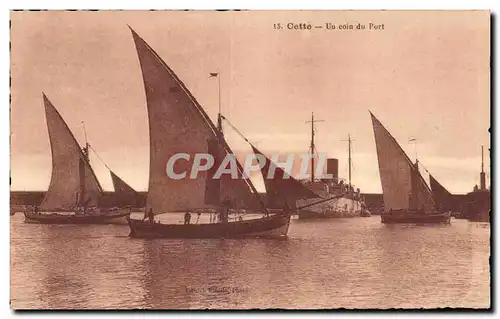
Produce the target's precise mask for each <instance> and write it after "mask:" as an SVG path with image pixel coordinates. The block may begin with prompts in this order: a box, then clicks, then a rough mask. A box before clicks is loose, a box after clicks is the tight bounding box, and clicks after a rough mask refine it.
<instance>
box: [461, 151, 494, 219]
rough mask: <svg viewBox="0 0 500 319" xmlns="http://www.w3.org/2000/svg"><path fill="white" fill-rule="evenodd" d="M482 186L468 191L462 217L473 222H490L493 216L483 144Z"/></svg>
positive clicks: (480, 181) (480, 177)
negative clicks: (487, 186) (487, 185)
mask: <svg viewBox="0 0 500 319" xmlns="http://www.w3.org/2000/svg"><path fill="white" fill-rule="evenodd" d="M479 183H480V186H479V187H478V186H477V185H475V186H474V189H473V191H472V192H470V193H467V195H466V198H467V203H466V209H465V212H463V213H462V217H465V218H467V219H468V220H469V221H472V222H490V218H491V205H490V204H491V193H490V189H489V188H486V173H485V171H484V154H483V147H482V146H481V173H480V174H479Z"/></svg>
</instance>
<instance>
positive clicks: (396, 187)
mask: <svg viewBox="0 0 500 319" xmlns="http://www.w3.org/2000/svg"><path fill="white" fill-rule="evenodd" d="M370 114H371V118H372V124H373V132H374V134H375V144H376V147H377V157H378V165H379V171H380V179H381V181H382V191H383V193H384V194H383V197H384V207H385V211H386V212H387V211H389V210H391V209H392V210H398V209H403V210H408V209H424V211H425V212H426V213H435V212H436V204H435V202H434V199H433V197H432V194H431V192H430V189H429V187H428V186H427V184H426V183H425V181H424V179H423V178H422V176H421V175H420V173H419V172H418V170H417V169H416V168H415V165H414V164H413V163H412V162H411V160H410V159H409V158H408V156H407V155H406V153H405V152H404V151H403V149H402V148H401V146H399V144H398V143H397V142H396V140H395V139H394V137H392V135H391V134H390V133H389V132H388V131H387V129H386V128H385V127H384V126H383V125H382V123H380V121H379V120H378V119H377V118H376V117H375V116H374V115H373V114H372V113H371V112H370Z"/></svg>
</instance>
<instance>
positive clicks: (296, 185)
mask: <svg viewBox="0 0 500 319" xmlns="http://www.w3.org/2000/svg"><path fill="white" fill-rule="evenodd" d="M252 149H253V152H254V153H255V154H258V155H262V156H264V157H265V159H266V163H265V164H264V167H263V168H262V169H261V173H262V178H263V179H264V184H265V186H266V192H267V204H268V206H270V207H283V205H285V204H287V205H288V206H289V207H291V208H292V207H295V206H296V201H297V200H298V199H306V198H320V196H319V195H317V194H316V193H314V192H313V191H312V190H310V189H309V188H307V187H305V186H304V185H302V183H300V182H299V181H297V180H296V179H295V178H293V177H292V176H289V177H288V178H286V179H285V178H283V177H284V176H285V174H286V173H285V171H284V170H283V169H282V168H281V167H279V166H278V165H276V164H275V163H274V162H273V161H271V160H270V159H269V158H268V157H267V156H265V155H264V154H262V152H261V151H259V150H258V149H257V148H255V146H253V145H252ZM270 170H274V176H273V177H272V178H268V174H269V171H270Z"/></svg>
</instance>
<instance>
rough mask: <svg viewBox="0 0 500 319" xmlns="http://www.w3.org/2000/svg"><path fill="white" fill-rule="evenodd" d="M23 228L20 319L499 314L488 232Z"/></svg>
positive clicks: (15, 246) (298, 224)
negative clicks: (206, 233) (77, 314)
mask: <svg viewBox="0 0 500 319" xmlns="http://www.w3.org/2000/svg"><path fill="white" fill-rule="evenodd" d="M136 216H142V215H140V214H138V215H136ZM134 217H135V216H134ZM23 218H24V217H23V215H22V214H21V213H18V214H16V215H15V216H12V217H11V307H12V308H14V309H39V308H44V309H62V308H69V309H88V308H94V309H95V308H97V309H109V308H112V309H116V308H119V309H130V308H132V309H138V308H155V309H188V308H191V309H196V308H217V309H219V308H223V309H227V308H230V309H237V308H243V309H248V308H302V309H304V308H307V309H311V308H315V309H317V308H320V309H324V308H393V307H396V308H400V307H403V308H421V307H425V308H435V307H473V308H488V307H489V306H490V273H489V256H490V245H489V241H490V225H489V224H485V223H472V222H469V221H467V220H453V219H452V224H451V225H435V226H416V225H415V226H411V225H383V224H381V223H380V217H379V216H372V217H370V218H352V219H330V220H310V221H300V220H293V221H292V223H291V225H290V230H289V237H288V238H287V239H285V240H269V239H267V240H264V239H245V240H233V239H213V240H196V239H190V240H163V239H157V240H142V239H131V238H128V237H127V235H128V227H127V226H126V225H30V224H24V223H23ZM162 218H163V219H164V220H165V218H166V219H167V220H168V219H171V221H173V222H179V221H180V220H182V216H181V215H178V216H177V215H173V216H172V215H170V216H166V217H165V216H162Z"/></svg>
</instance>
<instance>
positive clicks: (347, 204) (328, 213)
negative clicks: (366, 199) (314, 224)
mask: <svg viewBox="0 0 500 319" xmlns="http://www.w3.org/2000/svg"><path fill="white" fill-rule="evenodd" d="M317 201H321V199H319V200H318V199H307V200H299V201H297V206H299V207H300V206H303V205H309V204H312V203H314V202H317ZM360 214H361V202H360V201H357V200H354V199H350V198H345V197H341V198H338V199H333V200H331V201H327V202H320V203H318V204H316V205H312V206H310V207H308V208H306V209H301V210H299V219H324V218H346V217H359V216H360Z"/></svg>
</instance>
